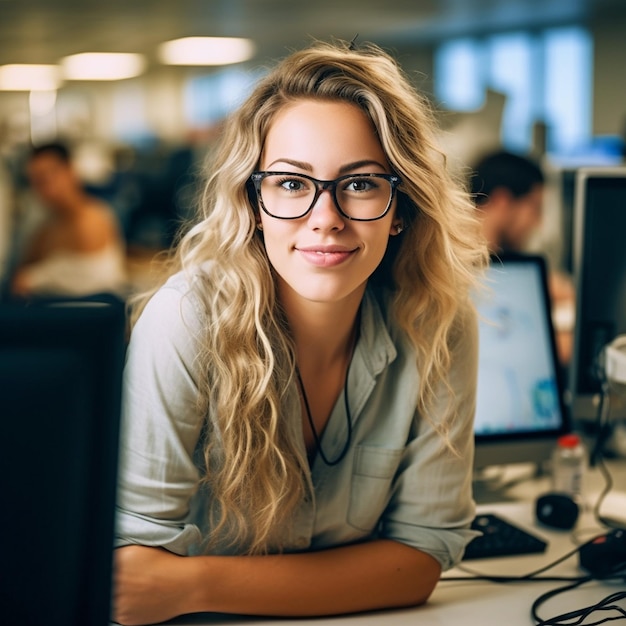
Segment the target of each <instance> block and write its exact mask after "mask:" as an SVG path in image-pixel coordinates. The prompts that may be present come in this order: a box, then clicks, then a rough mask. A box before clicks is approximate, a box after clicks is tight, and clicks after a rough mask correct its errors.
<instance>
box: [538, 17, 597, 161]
mask: <svg viewBox="0 0 626 626" xmlns="http://www.w3.org/2000/svg"><path fill="white" fill-rule="evenodd" d="M592 55H593V50H592V45H591V38H590V37H589V36H587V34H586V32H585V31H583V30H582V29H580V28H560V29H554V30H551V31H548V32H546V37H545V67H546V77H547V78H546V83H545V89H546V97H545V103H546V106H545V117H546V121H547V123H548V125H549V126H550V128H551V129H552V132H551V142H550V143H551V145H550V146H549V148H550V149H551V150H552V151H554V152H557V153H568V152H571V151H572V150H575V149H576V148H577V147H579V146H581V145H583V144H585V143H587V142H588V141H589V139H590V136H591V93H592V89H593V85H592V75H593V67H592Z"/></svg>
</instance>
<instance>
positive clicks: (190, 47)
mask: <svg viewBox="0 0 626 626" xmlns="http://www.w3.org/2000/svg"><path fill="white" fill-rule="evenodd" d="M253 54H254V44H253V43H252V41H251V40H250V39H242V38H240V37H183V38H182V39H173V40H172V41H166V42H165V43H162V44H161V45H160V46H159V58H160V59H161V61H162V62H163V63H166V64H168V65H229V64H231V63H241V62H242V61H247V60H248V59H250V58H251V57H252V55H253Z"/></svg>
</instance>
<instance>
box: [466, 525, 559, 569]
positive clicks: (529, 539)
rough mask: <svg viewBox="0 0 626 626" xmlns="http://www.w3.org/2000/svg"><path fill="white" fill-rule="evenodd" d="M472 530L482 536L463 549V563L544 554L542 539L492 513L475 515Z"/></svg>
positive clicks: (544, 545)
mask: <svg viewBox="0 0 626 626" xmlns="http://www.w3.org/2000/svg"><path fill="white" fill-rule="evenodd" d="M472 529H473V530H479V531H481V532H482V533H483V534H482V535H481V536H480V537H475V538H474V539H472V541H470V543H469V544H468V546H467V548H466V549H465V556H464V557H463V560H464V561H465V560H470V559H486V558H492V557H496V556H514V555H518V554H538V553H540V552H544V551H545V549H546V547H547V546H548V544H547V543H546V542H545V541H544V540H543V539H540V538H539V537H537V536H535V535H533V534H532V533H529V532H528V531H526V530H523V529H521V528H520V527H519V526H516V525H515V524H513V523H511V522H509V521H507V520H505V519H503V518H501V517H499V516H498V515H494V514H493V513H484V514H480V515H477V516H476V517H475V518H474V521H473V522H472Z"/></svg>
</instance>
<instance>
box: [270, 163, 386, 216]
mask: <svg viewBox="0 0 626 626" xmlns="http://www.w3.org/2000/svg"><path fill="white" fill-rule="evenodd" d="M260 192H261V200H262V202H263V205H264V206H265V209H266V211H267V212H268V213H270V214H271V215H273V216H275V217H282V218H294V217H300V216H302V215H304V214H305V213H307V212H308V210H309V209H310V208H311V206H312V205H313V203H314V202H315V196H316V193H317V187H316V185H315V183H314V182H313V181H312V180H309V179H308V178H304V177H301V176H298V175H291V174H289V175H285V174H270V175H267V176H265V177H264V178H263V179H262V180H261V186H260ZM392 194H393V186H392V184H391V182H390V181H389V180H387V179H386V178H382V177H381V178H378V177H373V176H359V175H355V176H349V177H345V178H341V179H339V180H338V181H337V183H336V186H335V192H334V195H335V200H336V202H337V204H338V205H339V208H340V209H341V211H342V212H343V213H345V215H347V216H348V217H352V218H355V219H363V220H368V219H375V218H377V217H380V216H382V215H383V214H384V213H385V211H386V210H387V208H388V207H389V203H390V202H391V197H392Z"/></svg>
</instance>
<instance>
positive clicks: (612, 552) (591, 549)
mask: <svg viewBox="0 0 626 626" xmlns="http://www.w3.org/2000/svg"><path fill="white" fill-rule="evenodd" d="M578 557H579V563H580V567H582V568H583V569H585V570H587V571H588V572H589V573H590V574H591V575H592V576H593V577H594V578H612V577H614V576H624V577H625V578H626V529H623V528H617V529H613V530H611V531H609V532H608V533H606V534H605V535H600V536H599V537H596V538H595V539H591V540H590V541H588V542H587V543H585V544H583V545H582V546H581V547H580V549H579V551H578Z"/></svg>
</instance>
